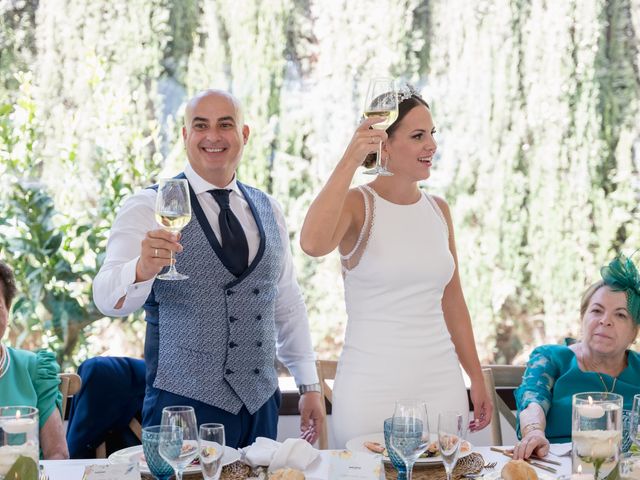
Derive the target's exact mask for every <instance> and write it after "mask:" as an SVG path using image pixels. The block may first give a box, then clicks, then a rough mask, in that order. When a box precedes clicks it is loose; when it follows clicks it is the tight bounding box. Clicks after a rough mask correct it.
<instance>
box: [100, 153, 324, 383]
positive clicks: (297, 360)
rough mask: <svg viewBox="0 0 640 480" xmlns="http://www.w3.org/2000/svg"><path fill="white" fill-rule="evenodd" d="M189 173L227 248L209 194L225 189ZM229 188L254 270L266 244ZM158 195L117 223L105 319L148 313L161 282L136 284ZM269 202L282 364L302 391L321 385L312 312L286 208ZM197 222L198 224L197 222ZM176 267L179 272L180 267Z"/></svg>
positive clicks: (128, 209)
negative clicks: (279, 257) (276, 236)
mask: <svg viewBox="0 0 640 480" xmlns="http://www.w3.org/2000/svg"><path fill="white" fill-rule="evenodd" d="M184 173H185V175H186V177H187V180H189V184H190V185H191V188H192V189H193V190H194V192H195V194H196V196H197V198H198V202H199V203H200V206H201V207H202V210H203V211H204V213H205V215H206V217H207V219H208V220H209V224H210V225H211V228H212V230H213V232H214V234H215V236H216V238H217V239H218V241H219V242H221V238H220V226H219V224H218V214H219V213H220V207H219V206H218V204H217V203H216V201H215V200H214V198H213V196H212V195H211V194H210V193H208V192H207V190H211V189H214V188H220V187H217V186H216V185H213V184H211V183H209V182H207V181H206V180H204V179H203V178H202V177H200V176H199V175H198V174H197V173H196V172H195V171H194V170H193V169H192V168H191V165H189V164H187V166H186V167H185V169H184ZM224 188H225V189H227V190H232V192H231V194H230V196H229V202H230V205H231V210H233V213H234V214H235V215H236V217H238V220H239V221H240V224H241V225H242V228H243V229H244V232H245V235H246V236H247V243H248V245H249V264H251V261H252V260H253V259H254V258H255V256H256V253H257V251H258V246H259V244H260V234H259V231H258V226H257V224H256V221H255V219H254V218H253V214H252V213H251V208H250V207H249V204H248V203H247V201H246V200H245V198H244V195H243V194H242V191H241V190H240V189H239V188H238V185H237V183H236V180H235V177H234V179H233V180H232V181H231V183H230V184H229V185H227V186H225V187H224ZM156 195H157V193H156V191H155V190H153V189H144V190H142V191H140V192H137V193H136V194H134V195H133V196H132V197H130V198H129V199H127V200H126V201H125V203H124V205H123V206H122V208H121V209H120V211H119V212H118V215H117V217H116V219H115V221H114V223H113V227H112V228H111V234H110V235H109V241H108V243H107V256H106V258H105V261H104V264H103V265H102V268H100V271H99V272H98V275H96V278H95V279H94V282H93V300H94V302H95V303H96V306H97V307H98V309H99V310H100V311H101V312H102V313H104V314H105V315H109V316H114V317H116V316H118V317H122V316H126V315H129V314H130V313H133V312H135V311H136V310H138V309H139V308H140V307H142V306H143V305H144V302H145V301H146V299H147V297H148V296H149V294H150V293H151V287H152V286H153V282H154V281H155V277H154V278H152V279H150V280H147V281H145V282H139V283H134V282H135V278H136V265H137V263H138V259H139V258H140V249H141V242H142V240H143V239H144V237H145V236H146V234H147V232H148V231H150V230H156V229H158V228H161V226H160V225H159V224H158V223H157V222H156V220H155V216H154V211H155V202H156ZM269 200H270V201H271V206H272V208H273V212H274V215H275V218H276V222H277V224H278V227H279V231H280V238H281V242H282V248H283V249H284V251H283V258H284V266H283V269H282V272H281V273H280V278H279V280H278V297H277V298H276V307H275V322H276V329H277V332H278V333H277V337H278V338H277V341H276V347H277V353H278V358H280V360H282V362H283V363H284V364H285V365H286V366H287V368H288V369H289V370H290V372H291V374H292V375H293V376H294V378H295V379H296V383H297V384H298V385H307V384H311V383H316V382H317V381H318V376H317V373H316V369H315V355H314V353H313V347H312V345H311V337H310V335H309V322H308V319H307V310H306V307H305V305H304V300H303V298H302V294H301V292H300V287H299V286H298V282H297V280H296V276H295V271H294V267H293V258H292V255H291V246H290V243H289V233H288V231H287V226H286V223H285V220H284V214H283V212H282V209H281V208H280V205H278V203H277V202H276V201H275V200H274V199H273V198H272V197H269ZM192 221H197V220H196V219H195V217H194V218H193V219H192ZM176 266H177V267H178V271H179V270H180V264H179V263H178V264H177V265H176ZM123 296H124V297H125V300H124V303H123V305H122V307H121V308H116V307H115V306H116V304H117V303H118V301H119V300H120V298H122V297H123Z"/></svg>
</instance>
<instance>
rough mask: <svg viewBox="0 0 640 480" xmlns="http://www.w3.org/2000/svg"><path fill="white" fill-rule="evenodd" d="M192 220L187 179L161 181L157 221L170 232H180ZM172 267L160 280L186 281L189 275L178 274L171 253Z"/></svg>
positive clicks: (157, 198) (157, 203) (157, 201)
mask: <svg viewBox="0 0 640 480" xmlns="http://www.w3.org/2000/svg"><path fill="white" fill-rule="evenodd" d="M190 220H191V200H190V198H189V184H188V183H187V181H186V180H185V179H180V178H169V179H165V180H160V183H159V184H158V195H157V197H156V221H157V222H158V223H159V224H160V225H162V227H163V228H164V229H165V230H168V231H169V232H173V233H178V232H180V231H181V230H182V229H183V228H184V227H185V226H186V225H187V223H189V221H190ZM170 255H171V265H170V266H169V270H168V271H167V272H166V273H163V274H161V275H158V276H157V278H158V279H160V280H185V279H187V278H189V277H188V276H187V275H183V274H182V273H178V271H177V270H176V266H175V261H174V259H173V250H171V251H170Z"/></svg>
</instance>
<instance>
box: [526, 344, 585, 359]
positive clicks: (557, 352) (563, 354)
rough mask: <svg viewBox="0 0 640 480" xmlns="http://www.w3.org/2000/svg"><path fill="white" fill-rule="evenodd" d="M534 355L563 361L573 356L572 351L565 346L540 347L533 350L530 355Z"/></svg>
mask: <svg viewBox="0 0 640 480" xmlns="http://www.w3.org/2000/svg"><path fill="white" fill-rule="evenodd" d="M534 353H536V354H538V355H544V356H546V357H550V358H554V359H556V358H557V359H563V360H564V359H566V358H571V357H574V356H575V354H574V353H573V350H571V348H569V347H568V346H566V345H541V346H539V347H536V348H535V349H534V350H533V352H532V355H533V354H534Z"/></svg>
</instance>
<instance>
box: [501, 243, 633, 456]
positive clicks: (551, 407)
mask: <svg viewBox="0 0 640 480" xmlns="http://www.w3.org/2000/svg"><path fill="white" fill-rule="evenodd" d="M600 274H601V276H602V280H600V281H598V282H596V283H594V284H593V285H591V286H590V287H589V288H588V289H587V290H586V292H585V293H584V295H583V296H582V302H581V305H580V315H581V317H582V338H581V340H580V341H579V342H576V343H574V344H572V345H570V346H562V345H544V346H542V347H538V348H536V349H535V350H534V351H533V352H532V353H531V357H530V359H529V363H528V364H527V370H526V371H525V374H524V376H523V379H522V385H520V387H519V388H518V389H517V390H516V394H515V395H516V404H517V407H518V421H519V433H520V435H521V441H520V443H519V444H517V445H516V447H515V449H514V452H513V453H514V458H528V457H530V456H531V455H532V454H535V455H538V456H544V455H546V454H547V453H548V452H549V443H550V442H551V443H561V442H568V441H570V440H571V398H572V396H573V395H574V394H575V393H579V392H597V391H602V392H615V393H617V394H620V395H622V396H623V397H624V409H625V412H624V413H625V414H626V415H628V413H629V410H630V409H631V406H632V403H633V397H634V395H635V394H638V393H640V355H639V354H638V353H636V352H634V351H632V350H629V347H630V346H631V344H632V343H634V341H635V339H636V337H637V335H638V328H639V325H640V275H638V270H637V269H636V266H635V265H634V264H633V262H632V261H631V259H629V258H626V257H625V256H624V255H622V254H621V255H619V256H618V257H616V258H615V259H614V260H613V261H612V262H611V263H609V265H608V266H606V267H603V268H602V269H601V271H600Z"/></svg>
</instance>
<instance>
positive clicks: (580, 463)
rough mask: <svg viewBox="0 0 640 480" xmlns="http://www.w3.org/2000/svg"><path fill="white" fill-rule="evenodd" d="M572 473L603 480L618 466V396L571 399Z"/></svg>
mask: <svg viewBox="0 0 640 480" xmlns="http://www.w3.org/2000/svg"><path fill="white" fill-rule="evenodd" d="M571 442H572V449H571V464H572V472H573V473H578V471H581V472H582V474H583V475H584V474H589V475H593V478H594V480H599V479H601V478H605V477H607V476H608V475H609V474H610V473H611V472H612V471H613V470H614V469H615V468H616V466H617V465H618V460H619V457H620V448H621V442H622V396H621V395H618V394H616V393H610V392H586V393H577V394H575V395H574V396H573V409H572V421H571Z"/></svg>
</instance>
